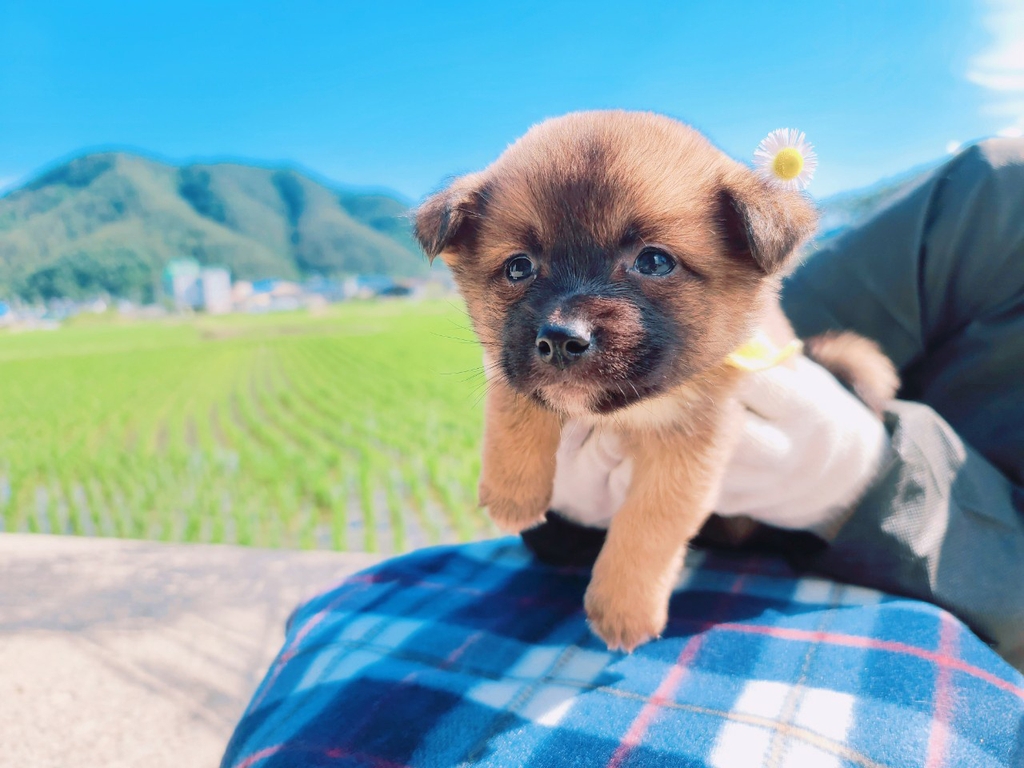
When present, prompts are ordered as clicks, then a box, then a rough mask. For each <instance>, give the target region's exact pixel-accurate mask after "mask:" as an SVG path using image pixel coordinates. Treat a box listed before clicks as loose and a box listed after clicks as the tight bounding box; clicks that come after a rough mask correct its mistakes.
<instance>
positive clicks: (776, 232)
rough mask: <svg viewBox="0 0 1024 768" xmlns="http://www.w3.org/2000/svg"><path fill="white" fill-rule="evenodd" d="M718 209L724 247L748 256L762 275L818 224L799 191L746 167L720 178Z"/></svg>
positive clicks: (786, 258)
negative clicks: (775, 182)
mask: <svg viewBox="0 0 1024 768" xmlns="http://www.w3.org/2000/svg"><path fill="white" fill-rule="evenodd" d="M718 208H719V211H718V215H719V221H720V225H721V233H722V236H723V237H724V239H725V242H726V246H727V247H728V249H729V251H730V252H731V253H734V254H736V255H737V256H738V257H740V258H744V259H750V260H751V261H752V262H753V263H754V264H755V265H756V266H757V267H758V269H760V271H762V272H763V273H764V274H766V275H774V274H777V273H779V272H780V271H781V270H782V269H783V268H784V267H785V266H786V265H787V264H789V263H790V261H791V260H792V257H793V255H794V254H795V253H796V251H797V249H798V248H799V247H800V246H801V245H802V244H803V243H804V242H805V241H807V240H808V239H809V238H810V237H811V236H812V235H813V234H814V230H815V228H816V227H817V224H818V214H817V212H816V211H815V210H814V206H813V205H812V204H811V203H810V202H809V201H808V200H807V198H805V197H804V196H803V195H802V194H800V193H799V192H797V191H795V190H788V189H782V188H781V187H779V186H777V185H775V184H773V183H771V182H769V181H767V180H765V179H762V178H761V177H759V176H757V175H756V174H755V173H753V172H752V171H750V170H749V169H747V168H742V169H741V170H738V172H737V173H736V174H734V175H732V176H731V177H730V178H728V179H726V180H725V182H724V184H723V186H722V189H721V190H720V192H719V196H718Z"/></svg>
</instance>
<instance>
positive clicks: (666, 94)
mask: <svg viewBox="0 0 1024 768" xmlns="http://www.w3.org/2000/svg"><path fill="white" fill-rule="evenodd" d="M1015 6H1019V8H1017V7H1015ZM1022 46H1024V3H1021V2H1019V0H958V1H957V2H953V1H952V0H900V2H886V1H885V0H850V1H847V2H844V1H841V0H821V2H802V1H800V0H789V2H784V3H767V2H738V1H735V0H731V1H730V0H721V1H719V2H692V1H686V0H676V1H675V2H664V3H644V2H635V3H629V4H627V3H602V2H598V1H597V0H592V1H591V2H587V3H583V2H577V3H567V2H559V1H558V0H544V1H543V2H526V3H515V4H513V3H480V2H468V3H456V2H440V3H439V2H423V3H402V2H390V3H389V2H379V3H356V2H344V1H343V0H332V1H331V2H323V3H316V2H304V1H303V0H296V1H295V2H290V3H283V2H280V1H279V0H278V1H277V2H263V1H262V0H246V1H245V2H234V1H233V0H232V1H230V2H225V1H218V0H204V1H203V2H194V1H193V0H183V1H181V2H175V3H161V2H145V3H138V2H127V1H124V2H110V1H109V0H90V2H70V1H64V2H61V1H60V0H3V2H0V188H3V187H7V188H9V187H10V186H11V185H13V184H15V183H17V182H19V181H23V180H25V179H27V178H29V177H31V175H32V174H34V173H36V172H38V171H39V170H40V169H41V168H44V167H46V166H48V165H50V164H52V163H53V162H54V161H56V160H58V159H61V158H66V157H68V156H72V155H75V154H79V153H81V152H83V151H84V150H87V149H95V148H128V149H135V150H141V151H144V152H146V153H148V154H153V155H156V156H158V157H163V158H168V159H171V160H174V161H183V160H190V159H197V158H202V159H212V158H240V159H252V160H256V161H260V162H263V163H278V162H287V163H293V164H297V165H300V166H302V167H304V168H307V169H310V170H312V171H315V172H316V173H317V174H319V175H321V176H323V177H326V178H328V179H331V180H333V181H336V182H339V183H343V184H350V185H360V186H383V187H387V188H391V189H394V190H397V191H398V192H400V193H402V194H404V195H405V196H407V197H409V198H412V199H418V198H420V197H421V196H422V195H424V194H425V193H427V192H428V191H430V190H431V189H433V188H435V187H436V186H437V185H438V184H439V183H440V182H441V181H442V179H443V178H444V177H445V176H447V175H449V174H452V173H458V172H463V171H467V170H472V169H475V168H479V167H482V166H483V165H485V164H486V163H488V162H489V161H490V160H491V159H493V158H494V157H495V156H496V155H497V154H498V153H499V152H500V151H501V150H502V148H503V147H504V146H505V145H506V144H507V143H508V142H510V141H511V140H513V139H514V138H515V137H516V136H518V135H519V134H521V133H522V132H523V131H524V130H525V129H526V128H528V127H529V126H530V125H531V124H533V123H535V122H537V121H538V120H541V119H543V118H544V117H548V116H552V115H557V114H561V113H564V112H567V111H571V110H576V109H586V108H608V107H623V108H628V109H653V110H657V111H660V112H665V113H667V114H670V115H673V116H676V117H679V118H681V119H684V120H686V121H688V122H691V123H692V124H694V125H696V126H697V127H698V128H700V129H701V130H703V131H704V132H705V133H707V134H708V135H709V136H710V137H711V138H712V139H713V140H714V141H715V142H716V143H717V144H718V145H719V146H721V147H722V148H723V149H725V150H726V151H727V152H729V153H730V154H732V155H733V156H734V157H737V158H742V159H749V158H750V157H751V156H752V153H753V149H754V147H755V146H756V145H757V143H758V141H759V140H760V139H761V138H762V137H763V136H764V135H765V134H767V133H768V132H769V131H770V130H772V129H774V128H779V127H796V128H800V129H802V130H804V131H806V133H807V135H808V138H809V139H810V140H811V141H812V142H813V143H814V144H815V145H816V148H817V151H818V154H819V158H820V166H819V171H818V175H817V178H816V180H815V182H814V184H813V185H812V187H811V190H810V191H811V192H812V193H814V194H816V195H818V196H824V195H827V194H831V193H833V192H836V191H838V190H842V189H849V188H854V187H858V186H862V185H865V184H868V183H870V182H872V181H874V180H876V179H878V178H881V177H883V176H887V175H891V174H894V173H898V172H900V171H902V170H905V169H907V168H909V167H911V166H915V165H918V164H920V163H924V162H928V161H930V160H933V159H935V158H937V157H941V156H942V155H943V154H944V153H946V152H948V151H950V150H951V149H952V148H953V147H954V146H955V145H956V144H958V143H960V142H963V141H968V140H971V139H975V138H979V137H983V136H987V135H994V134H997V133H999V132H1002V133H1004V134H1009V135H1012V134H1019V133H1020V132H1021V130H1022V129H1024V49H1022Z"/></svg>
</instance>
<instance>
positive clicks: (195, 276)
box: [164, 259, 232, 314]
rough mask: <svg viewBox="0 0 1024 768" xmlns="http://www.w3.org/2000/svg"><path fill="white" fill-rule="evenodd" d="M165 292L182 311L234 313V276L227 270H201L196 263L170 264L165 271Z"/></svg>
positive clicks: (176, 261)
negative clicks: (232, 280) (202, 310)
mask: <svg viewBox="0 0 1024 768" xmlns="http://www.w3.org/2000/svg"><path fill="white" fill-rule="evenodd" d="M164 292H165V293H166V294H167V295H168V296H169V297H170V298H171V300H172V301H173V302H174V306H175V308H177V309H179V310H182V309H205V310H206V311H207V312H210V313H212V314H223V313H225V312H230V311H231V307H232V300H231V273H229V272H228V271H227V270H226V269H225V268H224V267H200V266H199V262H198V261H196V260H195V259H174V260H172V261H169V262H168V263H167V266H166V267H164Z"/></svg>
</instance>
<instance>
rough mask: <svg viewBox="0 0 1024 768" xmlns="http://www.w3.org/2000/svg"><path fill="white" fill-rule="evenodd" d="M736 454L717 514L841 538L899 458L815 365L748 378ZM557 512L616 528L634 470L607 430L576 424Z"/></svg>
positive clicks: (566, 443) (562, 457)
mask: <svg viewBox="0 0 1024 768" xmlns="http://www.w3.org/2000/svg"><path fill="white" fill-rule="evenodd" d="M739 398H740V401H741V402H742V404H743V405H744V407H745V413H744V422H743V428H742V433H741V435H740V438H739V441H738V444H737V447H736V450H735V452H734V454H733V456H732V458H731V460H730V462H729V467H728V469H727V470H726V473H725V479H724V481H723V486H722V488H721V492H720V494H719V497H718V501H717V503H716V504H715V506H714V509H715V511H716V512H718V513H719V514H721V515H726V516H729V515H747V516H749V517H752V518H753V519H755V520H758V521H760V522H763V523H768V524H770V525H775V526H778V527H780V528H793V529H806V530H810V531H814V532H817V533H821V534H823V535H832V534H834V532H835V530H837V528H838V526H840V525H841V524H842V522H844V521H845V516H846V514H847V513H848V512H849V511H850V509H851V507H852V505H853V504H854V503H855V502H856V500H857V499H858V498H859V497H860V496H861V494H862V493H863V492H864V491H865V490H866V489H867V487H868V486H869V485H870V484H871V483H872V482H873V481H874V479H875V477H876V476H877V475H878V472H879V471H880V469H881V467H882V464H883V461H884V459H885V458H886V456H887V452H888V450H889V438H888V435H887V434H886V431H885V428H884V427H883V425H882V423H881V422H880V421H879V420H878V419H877V418H876V417H875V416H874V414H872V413H871V411H869V410H868V409H867V408H866V407H865V406H864V404H863V403H861V402H860V400H858V399H857V398H856V397H855V396H854V395H852V394H851V393H850V392H849V391H847V390H846V389H845V388H844V387H843V386H842V385H841V384H840V383H839V382H838V381H836V379H835V378H834V377H833V376H832V375H831V374H830V373H829V372H828V371H826V370H825V369H824V368H822V367H821V366H819V365H817V364H816V363H814V362H812V361H811V360H809V359H807V358H806V357H802V356H801V357H797V358H794V360H793V363H792V367H790V366H776V367H774V368H769V369H767V370H764V371H759V372H757V373H753V374H751V375H749V376H748V377H747V380H746V381H745V382H744V384H743V387H742V389H741V391H740V393H739ZM556 461H557V464H556V470H555V486H554V494H553V497H552V500H551V508H552V509H554V510H557V511H558V512H560V513H562V514H563V515H564V516H566V517H568V518H570V519H572V520H575V521H577V522H580V523H582V524H584V525H590V526H595V527H607V525H608V523H609V521H610V520H611V518H612V515H614V514H615V512H616V511H617V510H618V509H619V507H621V506H622V502H623V500H624V499H625V497H626V492H627V491H628V488H629V480H630V475H631V473H632V460H631V459H628V458H625V457H624V456H623V451H622V445H621V442H620V440H619V438H618V437H617V436H616V435H615V434H614V433H612V432H610V431H609V430H607V429H600V430H593V431H591V429H590V427H589V426H585V425H584V424H581V423H578V422H570V423H568V424H566V426H565V427H564V428H563V431H562V442H561V444H560V445H559V448H558V454H557V457H556Z"/></svg>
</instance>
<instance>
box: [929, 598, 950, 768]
mask: <svg viewBox="0 0 1024 768" xmlns="http://www.w3.org/2000/svg"><path fill="white" fill-rule="evenodd" d="M956 641H957V631H956V622H954V621H953V619H952V618H950V617H949V616H948V615H947V614H945V613H943V614H940V622H939V656H940V657H942V658H944V659H955V654H956V650H957V649H956V646H957V642H956ZM952 674H953V673H952V670H951V669H950V667H949V665H946V664H940V665H938V670H937V674H936V676H935V708H934V711H933V712H932V724H931V730H930V731H929V733H928V757H927V759H926V760H925V763H924V765H925V768H941V767H942V766H943V765H944V764H945V762H946V742H947V740H948V739H949V716H950V711H951V710H952V709H953V686H952V685H951V684H950V677H951V676H952Z"/></svg>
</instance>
